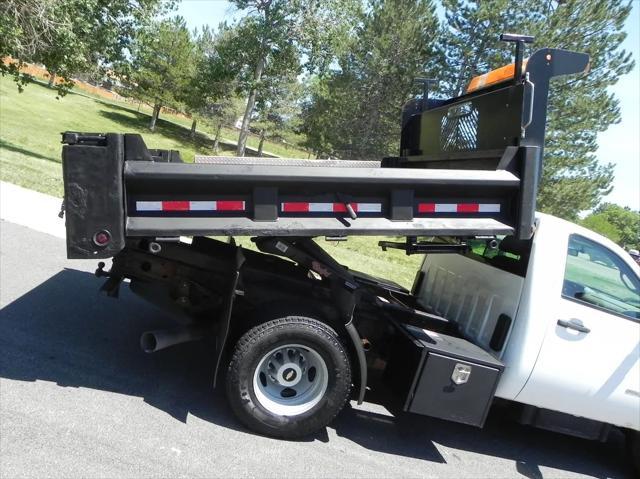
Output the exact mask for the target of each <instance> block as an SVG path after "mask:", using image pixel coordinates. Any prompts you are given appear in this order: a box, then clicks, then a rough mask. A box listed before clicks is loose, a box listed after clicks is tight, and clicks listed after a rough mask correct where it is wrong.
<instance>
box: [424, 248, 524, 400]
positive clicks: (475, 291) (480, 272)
mask: <svg viewBox="0 0 640 479" xmlns="http://www.w3.org/2000/svg"><path fill="white" fill-rule="evenodd" d="M422 271H423V273H424V275H425V276H424V279H423V281H422V283H421V287H420V289H419V291H417V292H416V295H417V296H418V301H419V303H420V304H421V305H422V306H423V307H424V308H425V309H426V310H428V311H430V312H433V313H435V314H438V315H440V316H444V317H445V318H447V319H448V320H450V321H453V322H455V323H456V324H457V326H458V329H459V331H460V333H461V334H462V335H463V336H464V337H465V338H466V339H467V340H469V341H471V342H472V343H474V344H476V345H478V346H480V347H482V348H483V349H484V350H486V351H488V352H489V353H491V354H492V355H493V356H494V357H496V358H500V359H503V358H504V356H505V353H506V351H507V348H508V346H509V336H510V334H511V330H512V329H513V328H514V326H515V322H516V321H517V312H518V307H519V303H520V297H521V294H522V291H523V286H524V283H525V278H523V277H522V276H518V275H516V274H513V273H509V272H507V271H503V270H501V269H498V268H495V267H493V266H490V265H488V264H485V263H482V262H480V261H478V260H475V259H472V258H470V257H466V256H463V255H460V254H431V255H427V256H426V257H425V260H424V262H423V264H422ZM501 315H502V316H503V317H504V316H507V317H508V318H510V319H511V321H512V322H511V325H510V327H509V330H508V331H506V338H505V340H504V342H503V346H502V348H501V349H500V350H498V351H496V350H493V349H492V348H491V340H492V337H493V335H494V332H495V330H496V327H497V325H498V321H499V318H500V317H501ZM513 374H520V372H518V371H513V370H510V369H509V364H506V369H505V372H504V373H503V376H502V379H501V380H500V384H499V385H498V389H497V391H496V396H498V397H505V398H506V399H513V397H509V396H510V392H509V391H508V388H507V387H505V386H507V385H508V384H509V383H510V382H512V381H513V380H514V379H515V378H513V377H512V376H513ZM525 379H526V378H525Z"/></svg>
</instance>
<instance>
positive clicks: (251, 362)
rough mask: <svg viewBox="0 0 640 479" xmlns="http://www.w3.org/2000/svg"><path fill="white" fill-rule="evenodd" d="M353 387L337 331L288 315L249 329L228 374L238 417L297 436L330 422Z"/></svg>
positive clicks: (277, 433) (231, 400) (280, 433)
mask: <svg viewBox="0 0 640 479" xmlns="http://www.w3.org/2000/svg"><path fill="white" fill-rule="evenodd" d="M350 391H351V367H350V363H349V357H348V355H347V353H346V351H345V349H344V347H343V345H342V343H341V342H340V340H339V338H338V336H337V335H336V333H335V332H334V331H333V330H332V329H331V328H329V327H328V326H327V325H325V324H323V323H321V322H319V321H316V320H314V319H310V318H302V317H292V316H290V317H286V318H282V319H277V320H274V321H269V322H268V323H264V324H261V325H259V326H256V327H254V328H253V329H251V330H249V331H248V332H247V333H245V334H244V336H242V338H240V340H239V341H238V343H237V345H236V348H235V351H234V353H233V357H232V359H231V362H230V364H229V370H228V374H227V397H228V399H229V403H230V405H231V408H232V409H233V411H234V412H235V414H236V415H237V416H238V418H239V419H240V420H241V421H242V422H243V423H244V424H245V425H247V426H248V427H249V428H250V429H252V430H254V431H256V432H259V433H261V434H267V435H270V436H276V437H282V438H296V437H300V436H304V435H307V434H310V433H312V432H315V431H317V430H319V429H321V428H323V427H324V426H326V425H327V424H328V423H329V422H331V420H332V419H333V418H334V417H335V416H336V415H337V414H338V413H339V412H340V410H341V409H342V408H343V407H344V404H345V403H346V401H347V399H348V397H349V394H350Z"/></svg>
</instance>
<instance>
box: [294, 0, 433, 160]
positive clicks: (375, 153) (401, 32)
mask: <svg viewBox="0 0 640 479" xmlns="http://www.w3.org/2000/svg"><path fill="white" fill-rule="evenodd" d="M434 12H435V9H434V4H433V2H432V1H430V0H387V1H382V0H372V1H371V2H370V3H369V4H368V5H367V8H366V10H365V11H363V12H362V13H361V15H360V19H358V22H357V25H359V26H358V27H357V28H356V30H355V31H354V33H353V36H352V38H351V41H350V43H349V47H348V48H345V49H344V53H343V54H342V55H341V56H340V57H339V58H338V59H337V64H338V66H339V68H338V69H337V70H336V71H334V72H331V73H329V74H327V75H326V76H324V77H320V78H316V79H314V80H313V81H312V83H311V96H310V101H309V102H308V103H307V104H306V105H305V109H304V114H303V118H304V123H303V131H304V132H305V133H306V134H307V137H308V142H307V145H308V146H309V147H310V148H312V149H313V150H314V151H315V152H316V154H318V155H330V156H339V157H341V158H353V159H379V158H380V157H381V156H384V155H388V154H393V153H395V152H396V151H397V149H398V143H399V137H400V113H401V109H402V106H403V104H404V103H405V102H406V101H407V100H408V99H409V97H410V93H411V91H412V86H413V82H414V79H415V78H416V77H419V76H423V75H424V74H425V72H426V71H428V70H429V67H430V64H429V63H428V61H429V60H431V61H432V62H433V59H434V58H435V55H434V51H433V48H432V46H433V44H434V40H435V38H436V36H437V19H436V17H435V13H434Z"/></svg>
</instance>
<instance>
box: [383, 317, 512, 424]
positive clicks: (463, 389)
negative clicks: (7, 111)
mask: <svg viewBox="0 0 640 479" xmlns="http://www.w3.org/2000/svg"><path fill="white" fill-rule="evenodd" d="M503 370H504V365H503V364H502V363H501V362H500V361H499V360H497V359H496V358H494V357H493V356H491V355H490V354H489V353H487V352H486V351H484V350H483V349H481V348H480V347H478V346H476V345H475V344H473V343H470V342H469V341H467V340H466V339H463V338H458V337H455V336H449V335H446V334H442V333H440V332H437V333H436V332H433V331H428V330H424V329H421V328H418V327H415V326H409V325H404V324H400V323H396V334H394V335H393V336H392V337H391V344H390V350H389V358H388V362H387V366H386V368H385V372H384V376H383V381H384V383H385V384H386V386H387V387H389V388H390V389H391V392H392V396H393V397H394V398H395V404H394V406H395V407H394V409H401V410H402V411H406V412H412V413H416V414H423V415H426V416H433V417H437V418H441V419H446V420H449V421H455V422H460V423H463V424H469V425H473V426H478V427H482V426H483V424H484V421H485V419H486V417H487V413H488V412H489V408H490V406H491V403H492V401H493V396H494V394H495V391H496V387H497V386H498V380H499V379H500V375H501V374H502V371H503Z"/></svg>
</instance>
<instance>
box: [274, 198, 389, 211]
mask: <svg viewBox="0 0 640 479" xmlns="http://www.w3.org/2000/svg"><path fill="white" fill-rule="evenodd" d="M349 204H350V205H351V207H352V208H353V210H354V211H356V212H360V213H381V212H382V203H355V202H354V203H349ZM280 209H281V210H282V212H283V213H346V212H347V207H346V205H345V204H344V203H339V202H336V203H307V202H304V201H287V202H284V203H282V204H281V205H280Z"/></svg>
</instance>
